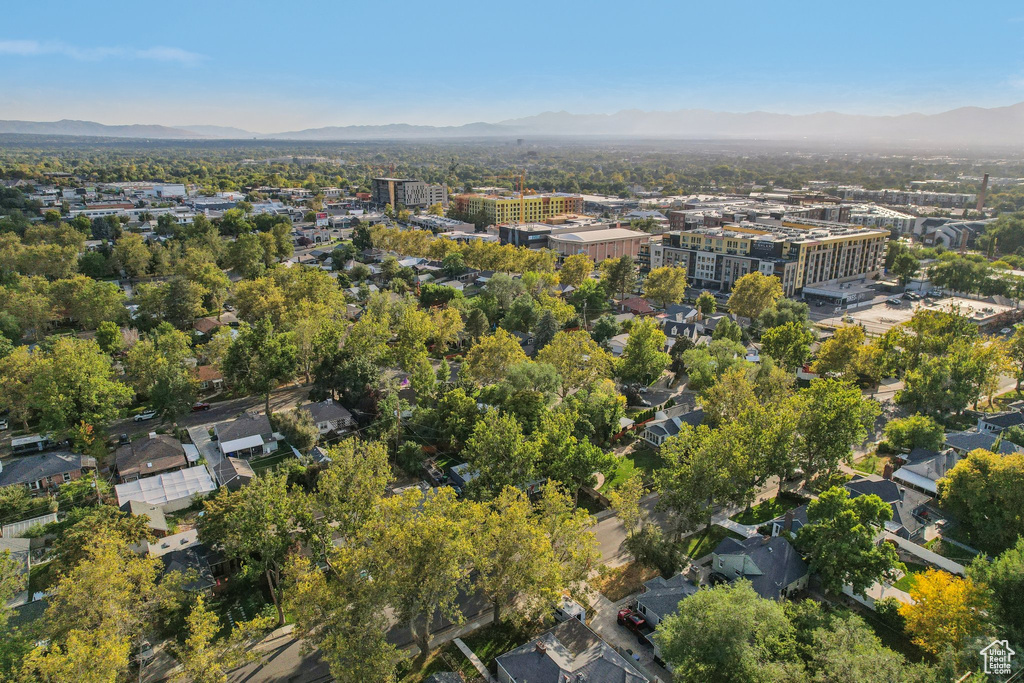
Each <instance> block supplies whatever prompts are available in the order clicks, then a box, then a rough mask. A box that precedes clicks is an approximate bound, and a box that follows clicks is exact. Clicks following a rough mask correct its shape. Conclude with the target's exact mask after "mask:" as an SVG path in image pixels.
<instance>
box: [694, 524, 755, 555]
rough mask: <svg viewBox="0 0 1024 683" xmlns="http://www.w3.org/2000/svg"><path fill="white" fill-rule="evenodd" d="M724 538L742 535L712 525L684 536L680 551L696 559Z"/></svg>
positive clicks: (737, 537)
mask: <svg viewBox="0 0 1024 683" xmlns="http://www.w3.org/2000/svg"><path fill="white" fill-rule="evenodd" d="M726 538H735V539H742V538H743V536H740V535H739V534H737V533H736V532H735V531H729V530H728V529H726V528H725V527H720V526H717V525H712V526H711V528H710V529H702V530H701V531H697V532H695V533H692V534H690V535H689V536H687V537H686V538H684V539H683V547H682V551H683V554H684V555H686V556H687V557H689V558H690V559H693V560H697V559H700V558H702V557H704V556H705V555H707V554H708V553H710V552H711V551H712V550H714V549H715V548H716V547H717V546H718V544H719V543H721V542H722V541H723V540H724V539H726Z"/></svg>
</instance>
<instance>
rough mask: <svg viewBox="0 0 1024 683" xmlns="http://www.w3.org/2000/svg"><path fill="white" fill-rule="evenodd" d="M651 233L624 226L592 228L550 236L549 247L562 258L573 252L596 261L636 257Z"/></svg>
mask: <svg viewBox="0 0 1024 683" xmlns="http://www.w3.org/2000/svg"><path fill="white" fill-rule="evenodd" d="M649 239H650V235H648V234H647V233H644V232H637V231H635V230H626V229H624V228H609V229H607V230H591V231H587V232H565V233H561V234H558V235H549V236H548V248H549V249H552V250H554V252H555V253H557V254H558V255H559V257H560V258H565V257H566V256H572V255H573V254H586V255H587V256H589V257H590V258H591V259H593V261H594V263H600V262H601V261H604V260H605V259H610V258H621V257H623V256H630V257H632V258H633V259H636V257H637V254H639V253H640V245H641V244H643V243H644V242H647V241H648V240H649Z"/></svg>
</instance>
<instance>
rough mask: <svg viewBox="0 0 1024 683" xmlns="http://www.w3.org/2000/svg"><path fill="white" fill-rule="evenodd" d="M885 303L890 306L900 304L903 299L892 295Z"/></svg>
mask: <svg viewBox="0 0 1024 683" xmlns="http://www.w3.org/2000/svg"><path fill="white" fill-rule="evenodd" d="M885 303H887V304H889V305H890V306H899V305H900V304H902V303H903V301H902V300H900V299H897V298H896V297H890V298H889V299H888V300H887V301H886V302H885Z"/></svg>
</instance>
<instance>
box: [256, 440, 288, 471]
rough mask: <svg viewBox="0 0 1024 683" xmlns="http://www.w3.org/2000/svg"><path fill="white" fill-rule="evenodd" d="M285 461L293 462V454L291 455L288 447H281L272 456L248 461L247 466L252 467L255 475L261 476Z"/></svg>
mask: <svg viewBox="0 0 1024 683" xmlns="http://www.w3.org/2000/svg"><path fill="white" fill-rule="evenodd" d="M287 460H295V454H294V453H292V449H291V447H290V446H284V445H282V446H281V447H280V448H278V450H277V452H276V453H274V454H273V455H268V456H266V457H264V458H259V459H256V458H254V459H252V460H250V461H249V464H250V465H251V466H252V469H253V472H255V473H256V474H263V473H264V472H266V471H267V470H272V469H274V468H275V467H277V466H278V465H280V464H281V463H283V462H285V461H287Z"/></svg>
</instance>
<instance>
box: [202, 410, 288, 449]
mask: <svg viewBox="0 0 1024 683" xmlns="http://www.w3.org/2000/svg"><path fill="white" fill-rule="evenodd" d="M213 433H214V434H216V436H217V447H218V448H219V449H220V452H221V455H223V456H224V457H225V458H228V457H230V458H252V457H259V456H261V455H267V454H269V453H273V452H274V451H276V450H277V446H278V442H279V441H281V440H282V439H283V438H284V437H282V436H281V435H280V434H278V433H276V432H275V431H274V429H273V427H271V426H270V420H269V419H268V418H267V416H266V415H257V414H253V413H246V414H245V415H243V416H241V417H239V418H238V419H236V420H232V421H231V422H221V423H220V424H218V425H214V427H213Z"/></svg>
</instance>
